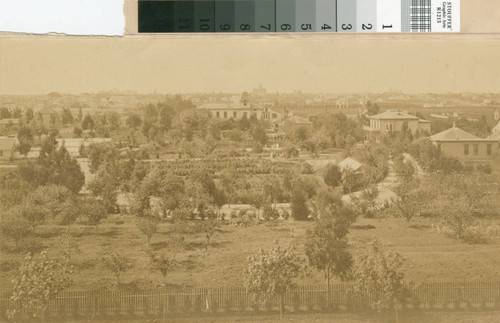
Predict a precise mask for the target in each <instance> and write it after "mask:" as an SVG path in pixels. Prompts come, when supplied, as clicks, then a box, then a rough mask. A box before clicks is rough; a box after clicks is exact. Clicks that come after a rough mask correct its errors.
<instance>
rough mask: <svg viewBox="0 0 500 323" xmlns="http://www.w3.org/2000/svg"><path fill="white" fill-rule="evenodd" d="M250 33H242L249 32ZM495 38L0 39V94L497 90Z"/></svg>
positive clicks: (498, 47)
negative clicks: (262, 88) (406, 39)
mask: <svg viewBox="0 0 500 323" xmlns="http://www.w3.org/2000/svg"><path fill="white" fill-rule="evenodd" d="M247 38H248V37H247ZM498 57H500V42H498V41H496V40H481V39H476V40H458V39H456V38H455V39H449V40H436V39H431V40H425V39H423V38H420V39H414V40H411V41H401V40H399V41H396V40H391V39H387V38H385V39H377V40H367V39H357V38H355V37H353V38H352V39H348V38H343V39H327V38H320V39H314V38H313V39H311V40H301V39H299V38H292V39H284V38H277V37H272V38H271V39H264V38H262V39H251V40H248V39H247V40H241V39H236V38H222V37H215V38H212V39H207V38H204V39H201V38H197V39H196V38H191V39H186V38H172V39H160V38H146V39H143V38H137V37H125V38H114V37H111V38H102V37H95V38H92V37H63V36H52V37H21V38H19V37H18V38H12V37H8V36H5V35H4V36H2V37H1V38H0V94H2V95H8V94H11V95H16V94H19V95H29V94H46V93H50V92H59V93H67V94H82V93H95V92H103V91H104V92H107V91H134V92H137V93H152V92H154V91H157V92H158V93H166V94H167V93H172V94H174V93H196V92H207V93H209V92H224V93H240V92H243V91H249V92H250V91H252V89H253V88H256V87H258V86H259V84H262V85H263V86H264V87H265V88H266V89H267V90H268V92H269V93H276V92H280V93H290V92H293V91H302V92H304V93H324V94H326V93H335V94H337V93H339V94H342V93H383V92H390V91H392V92H404V93H408V94H417V93H447V92H451V93H460V92H477V93H498V91H499V90H500V61H499V59H498Z"/></svg>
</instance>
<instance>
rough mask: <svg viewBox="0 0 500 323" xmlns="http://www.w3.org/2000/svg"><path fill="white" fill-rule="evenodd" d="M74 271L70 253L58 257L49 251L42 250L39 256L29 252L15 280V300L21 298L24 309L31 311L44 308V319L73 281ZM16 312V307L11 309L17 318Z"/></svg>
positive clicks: (33, 312) (13, 296)
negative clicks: (51, 305)
mask: <svg viewBox="0 0 500 323" xmlns="http://www.w3.org/2000/svg"><path fill="white" fill-rule="evenodd" d="M71 273H72V269H71V265H70V260H69V256H68V255H67V254H64V255H61V256H59V257H57V258H49V257H48V256H47V251H44V252H42V253H41V255H40V256H38V257H35V256H33V255H31V254H29V255H28V256H26V258H25V259H24V263H23V264H22V265H21V268H20V269H19V273H18V274H17V275H16V277H15V278H14V280H13V283H14V288H13V292H12V296H11V300H12V301H14V302H19V303H20V304H21V310H22V311H27V312H28V313H30V314H31V315H37V314H39V312H41V318H42V321H44V319H45V311H46V309H47V306H48V305H49V303H50V302H51V301H52V300H53V299H55V298H56V297H57V295H58V294H59V293H60V292H61V291H62V290H64V289H65V288H67V287H68V286H69V285H70V283H71V278H70V274H71ZM16 314H17V313H16V310H12V311H9V316H10V317H11V318H15V316H16Z"/></svg>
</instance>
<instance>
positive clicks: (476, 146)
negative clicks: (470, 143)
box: [474, 144, 479, 156]
mask: <svg viewBox="0 0 500 323" xmlns="http://www.w3.org/2000/svg"><path fill="white" fill-rule="evenodd" d="M478 154H479V145H478V144H474V156H477V155H478Z"/></svg>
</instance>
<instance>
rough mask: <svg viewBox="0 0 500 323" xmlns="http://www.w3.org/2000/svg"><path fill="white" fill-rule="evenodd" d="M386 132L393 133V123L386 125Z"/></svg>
mask: <svg viewBox="0 0 500 323" xmlns="http://www.w3.org/2000/svg"><path fill="white" fill-rule="evenodd" d="M385 130H387V131H392V123H388V124H386V125H385Z"/></svg>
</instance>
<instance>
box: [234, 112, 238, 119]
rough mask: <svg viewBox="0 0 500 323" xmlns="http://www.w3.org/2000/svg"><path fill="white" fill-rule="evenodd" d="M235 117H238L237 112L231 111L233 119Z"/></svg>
mask: <svg viewBox="0 0 500 323" xmlns="http://www.w3.org/2000/svg"><path fill="white" fill-rule="evenodd" d="M236 117H238V112H236V111H233V118H235V119H236Z"/></svg>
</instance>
